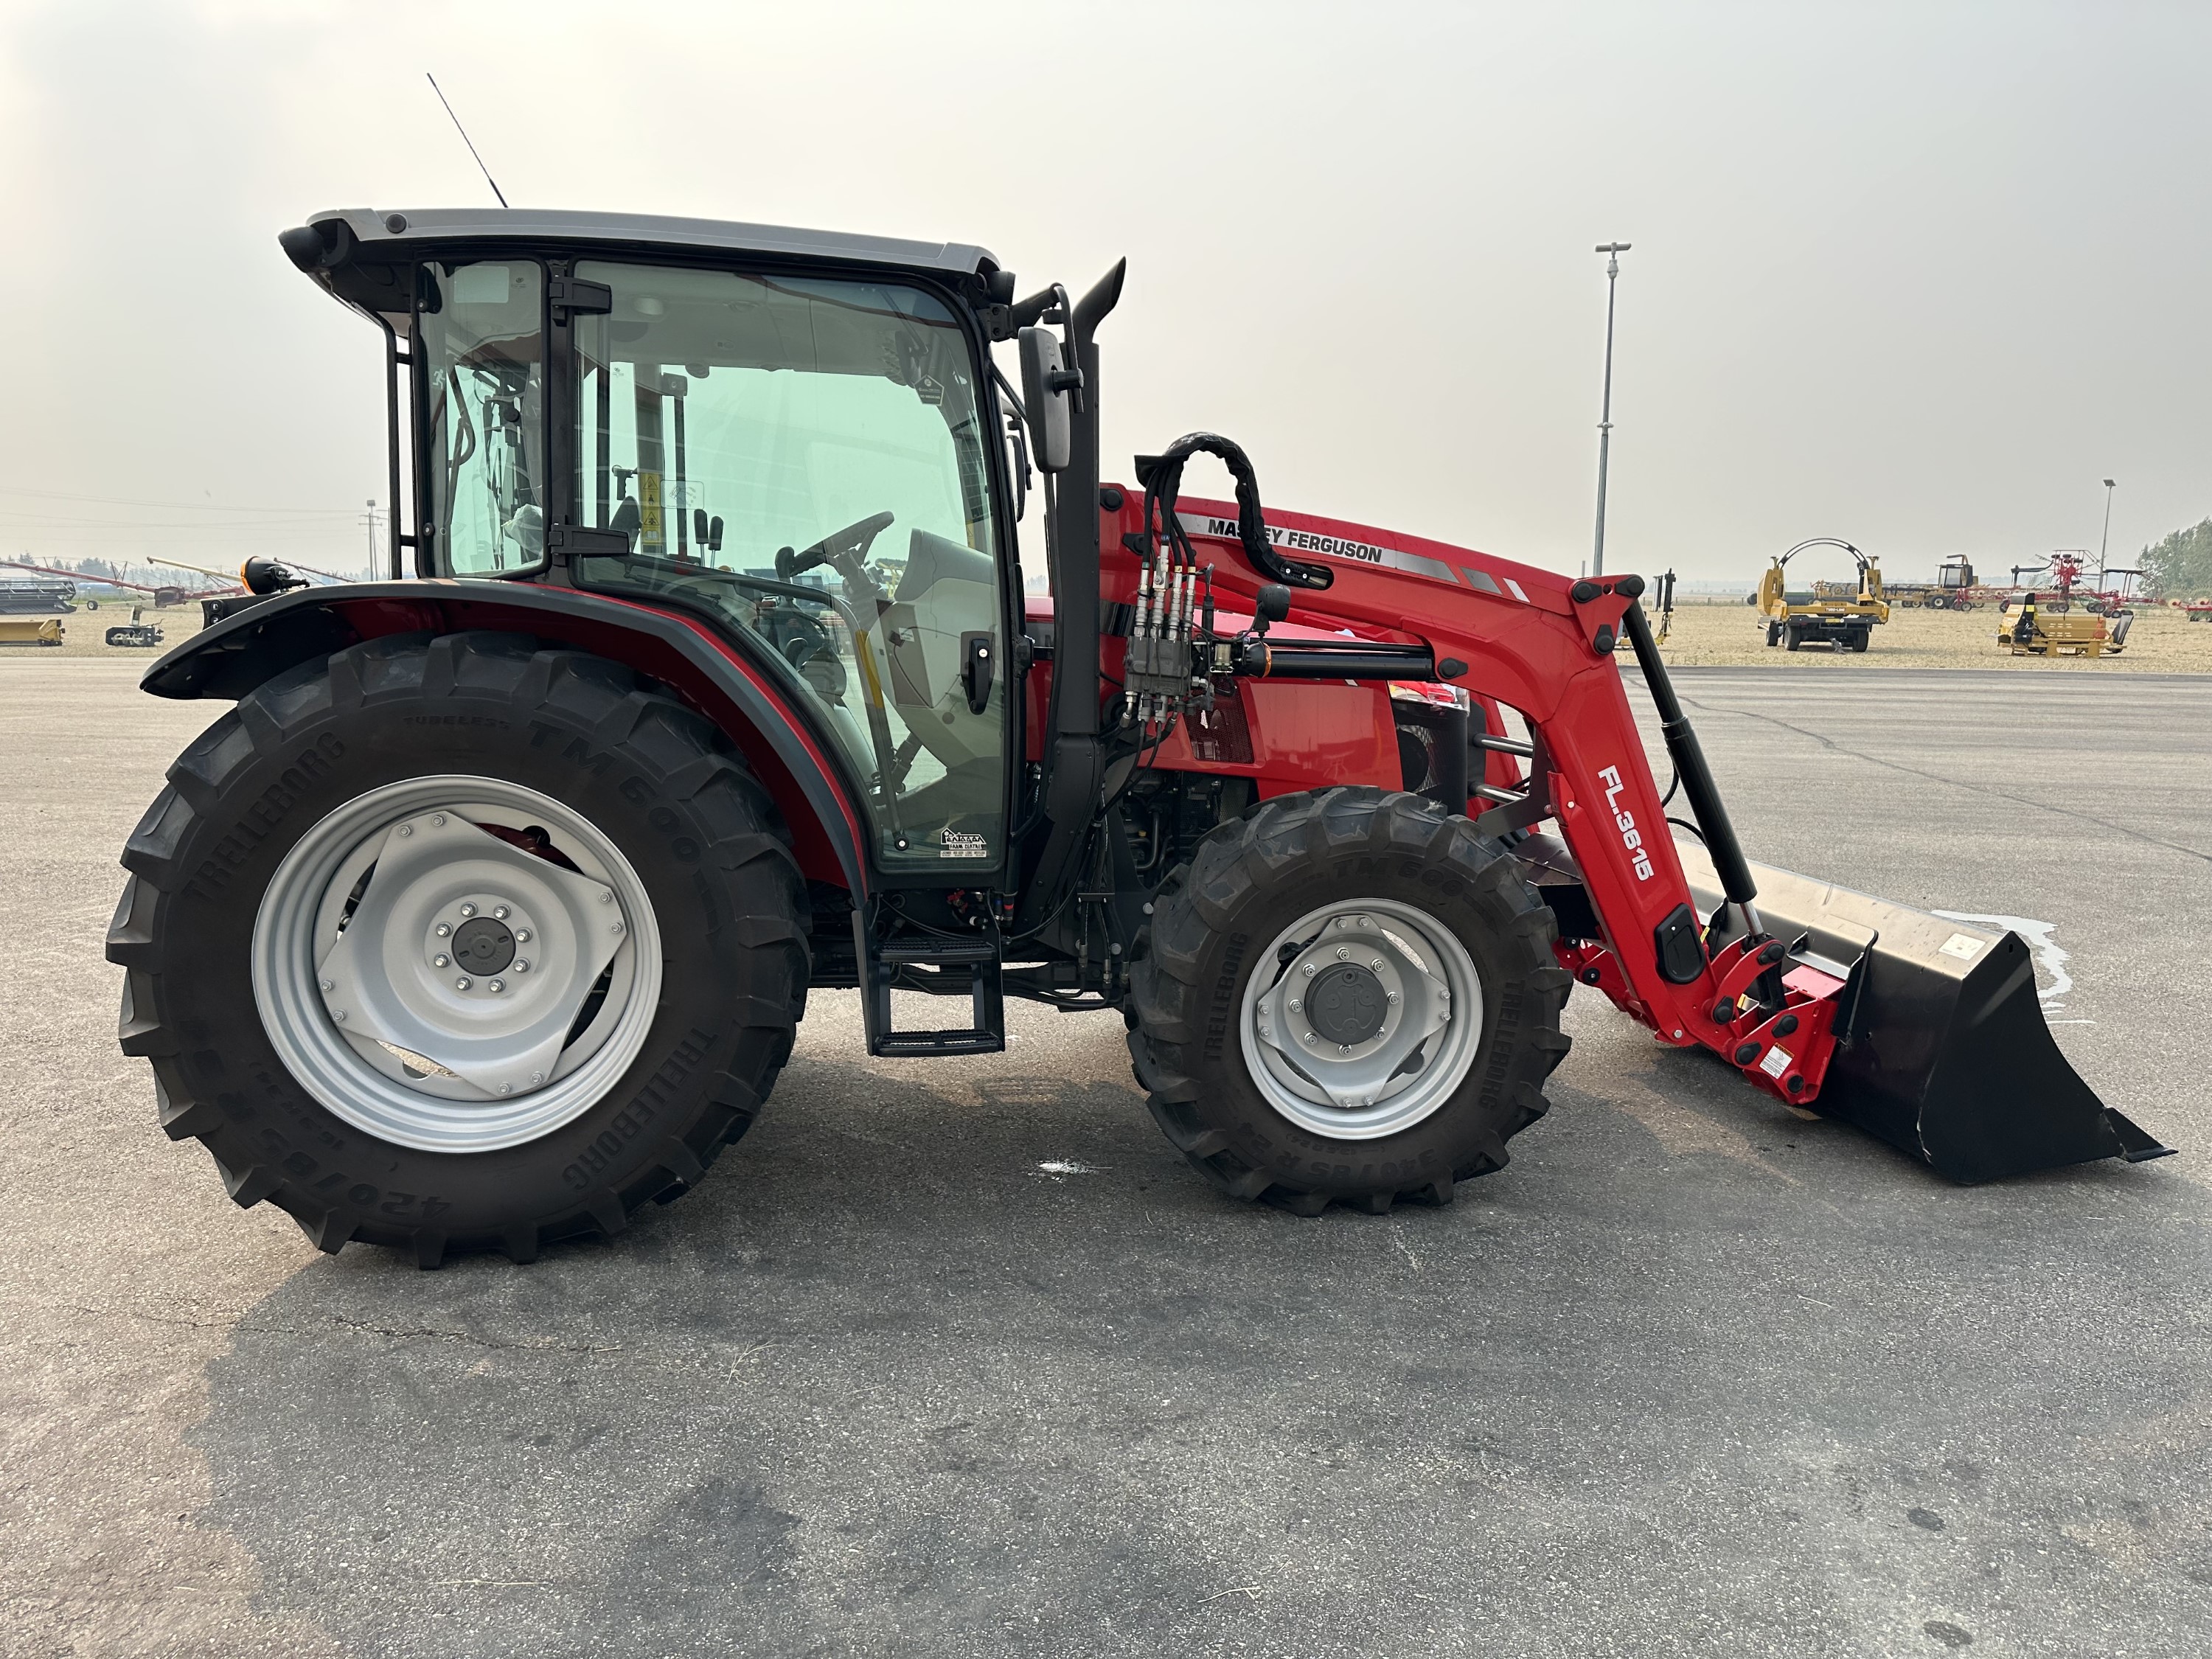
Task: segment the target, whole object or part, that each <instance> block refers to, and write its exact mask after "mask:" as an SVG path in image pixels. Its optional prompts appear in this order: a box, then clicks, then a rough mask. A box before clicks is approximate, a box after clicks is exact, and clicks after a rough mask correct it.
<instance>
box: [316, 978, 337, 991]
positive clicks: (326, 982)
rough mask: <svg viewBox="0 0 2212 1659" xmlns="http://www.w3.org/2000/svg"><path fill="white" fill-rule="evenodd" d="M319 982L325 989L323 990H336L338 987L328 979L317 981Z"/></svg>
mask: <svg viewBox="0 0 2212 1659" xmlns="http://www.w3.org/2000/svg"><path fill="white" fill-rule="evenodd" d="M319 983H320V984H321V986H322V987H323V989H325V991H335V990H337V988H338V987H337V986H335V985H333V984H332V983H331V981H329V980H323V981H319Z"/></svg>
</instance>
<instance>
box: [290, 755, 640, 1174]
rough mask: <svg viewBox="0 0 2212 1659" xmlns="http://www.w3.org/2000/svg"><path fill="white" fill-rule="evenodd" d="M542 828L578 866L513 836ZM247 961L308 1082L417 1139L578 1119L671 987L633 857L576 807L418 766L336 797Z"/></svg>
mask: <svg viewBox="0 0 2212 1659" xmlns="http://www.w3.org/2000/svg"><path fill="white" fill-rule="evenodd" d="M532 829H538V830H542V831H544V834H545V836H548V837H550V848H551V850H552V851H554V852H556V853H558V854H561V855H562V858H565V859H566V860H568V865H573V866H574V868H569V867H567V866H564V865H562V863H559V862H556V860H553V859H551V858H548V857H546V856H544V855H543V854H541V853H540V852H538V851H537V850H533V849H532V848H531V847H529V846H526V845H518V844H516V842H518V841H520V840H522V839H523V838H524V832H526V831H529V830H532ZM499 830H506V831H507V832H509V834H510V835H511V836H513V837H514V839H513V840H510V839H506V838H503V837H502V836H501V835H499V834H498V833H496V832H497V831H499ZM252 966H253V1000H254V1004H255V1006H256V1007H257V1008H258V1010H259V1011H260V1014H261V1024H262V1029H263V1030H265V1031H266V1032H267V1033H268V1036H269V1040H270V1042H271V1044H273V1045H274V1047H275V1048H276V1056H277V1058H278V1059H279V1060H282V1061H283V1064H284V1067H285V1069H286V1070H287V1071H289V1073H291V1074H292V1076H293V1078H294V1079H295V1080H296V1081H297V1082H298V1083H299V1085H300V1086H301V1088H303V1089H305V1090H306V1091H307V1092H308V1093H309V1094H310V1095H312V1096H313V1097H314V1098H315V1099H316V1100H318V1101H319V1102H320V1103H322V1104H323V1105H324V1106H325V1107H327V1108H329V1109H330V1110H331V1111H332V1112H333V1113H335V1114H336V1115H337V1116H339V1117H341V1118H343V1120H344V1121H347V1122H348V1123H350V1124H352V1125H353V1126H354V1127H356V1128H358V1129H362V1130H364V1131H366V1132H367V1133H369V1134H372V1135H375V1136H377V1137H379V1138H380V1139H384V1140H388V1141H392V1142H396V1143H397V1144H398V1145H399V1146H412V1147H416V1148H418V1149H420V1150H422V1151H424V1152H495V1151H497V1150H499V1149H500V1148H501V1147H504V1146H520V1145H522V1144H523V1143H525V1142H526V1141H531V1140H535V1139H538V1138H540V1137H541V1136H544V1135H546V1134H550V1133H552V1131H554V1130H555V1129H557V1128H558V1127H561V1125H562V1124H564V1123H567V1122H568V1121H570V1120H571V1119H573V1118H574V1117H576V1116H577V1115H579V1114H580V1113H582V1112H584V1111H586V1109H589V1108H590V1107H591V1106H592V1104H593V1103H595V1102H597V1101H599V1100H600V1099H601V1098H603V1097H605V1095H606V1093H607V1092H608V1091H610V1090H611V1089H612V1088H613V1086H614V1085H615V1084H616V1082H617V1079H620V1078H621V1076H622V1074H623V1073H624V1072H625V1071H627V1070H628V1069H629V1066H630V1063H631V1062H632V1061H633V1060H635V1059H636V1058H637V1056H638V1053H639V1051H640V1050H641V1048H643V1047H644V1046H645V1039H646V1035H647V1032H648V1031H649V1030H651V1028H652V1025H653V1012H654V1010H655V1008H656V1007H657V1006H658V1005H659V1000H660V975H661V960H660V933H659V926H658V924H657V923H656V921H655V920H654V916H653V905H652V902H651V901H650V900H648V899H647V896H646V892H645V886H644V884H643V883H642V882H641V881H640V880H639V879H638V876H637V872H636V871H635V870H634V869H632V868H631V867H630V864H629V860H627V859H625V858H624V857H623V854H622V853H621V851H620V849H619V848H617V847H616V846H615V844H614V843H613V842H611V840H609V839H608V838H607V836H605V834H604V833H603V832H602V831H600V830H599V829H597V828H596V827H595V826H594V825H592V823H590V822H589V821H588V820H587V819H586V818H584V817H582V816H581V815H580V814H579V813H577V812H576V811H574V810H572V809H571V808H569V807H567V806H564V805H562V804H561V803H560V802H558V801H556V800H554V799H551V798H550V796H546V795H541V794H539V793H538V792H537V791H536V790H534V789H526V788H524V787H521V786H520V785H519V784H513V783H505V782H501V781H499V780H497V779H493V778H482V777H468V776H459V775H450V776H440V777H424V778H411V779H409V780H408V781H405V782H403V783H394V784H387V785H386V786H385V787H382V788H380V789H373V790H370V791H369V792H368V793H367V794H364V795H360V796H356V798H355V799H352V800H350V801H348V802H347V803H346V804H345V805H343V806H341V807H339V808H337V810H336V811H333V812H331V813H330V814H329V815H328V816H327V817H325V818H324V819H323V820H322V821H321V822H320V823H317V824H316V825H315V826H314V827H313V829H310V830H308V831H307V834H306V835H305V836H301V839H300V842H299V843H298V845H296V846H295V847H294V848H292V850H291V851H290V852H289V853H288V854H285V857H284V860H283V863H282V864H280V865H279V866H277V869H276V876H275V878H273V879H272V880H271V881H270V884H269V889H268V891H267V892H265V893H264V895H263V896H262V900H261V908H260V911H259V913H258V915H257V916H256V917H255V919H254V924H253V953H252ZM595 997H596V998H597V1002H596V1006H593V1002H594V998H595Z"/></svg>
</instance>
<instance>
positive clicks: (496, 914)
mask: <svg viewBox="0 0 2212 1659" xmlns="http://www.w3.org/2000/svg"><path fill="white" fill-rule="evenodd" d="M491 919H492V920H493V921H506V920H507V907H506V906H505V905H504V904H495V905H493V906H492V907H491Z"/></svg>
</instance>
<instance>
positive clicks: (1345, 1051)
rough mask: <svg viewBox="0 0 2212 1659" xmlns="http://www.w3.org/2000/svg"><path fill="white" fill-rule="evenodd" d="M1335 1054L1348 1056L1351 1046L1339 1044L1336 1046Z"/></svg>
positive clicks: (1343, 1043)
mask: <svg viewBox="0 0 2212 1659" xmlns="http://www.w3.org/2000/svg"><path fill="white" fill-rule="evenodd" d="M1336 1052H1337V1053H1339V1054H1350V1053H1351V1052H1352V1045H1351V1044H1350V1043H1348V1042H1340V1043H1338V1044H1337V1045H1336Z"/></svg>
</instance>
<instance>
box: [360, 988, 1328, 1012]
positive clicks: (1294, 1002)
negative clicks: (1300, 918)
mask: <svg viewBox="0 0 2212 1659" xmlns="http://www.w3.org/2000/svg"><path fill="white" fill-rule="evenodd" d="M330 988H331V987H329V986H327V985H325V987H323V989H325V991H327V990H329V989H330ZM1297 1011H1298V1000H1297V998H1296V997H1292V998H1291V1012H1292V1013H1294V1014H1295V1013H1296V1012H1297Z"/></svg>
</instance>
